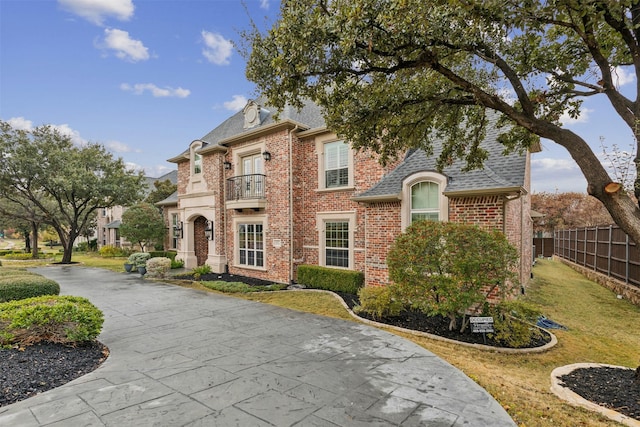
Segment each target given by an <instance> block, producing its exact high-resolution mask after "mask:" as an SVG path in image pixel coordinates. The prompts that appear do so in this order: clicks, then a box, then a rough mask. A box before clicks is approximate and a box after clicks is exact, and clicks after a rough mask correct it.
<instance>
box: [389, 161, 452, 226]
mask: <svg viewBox="0 0 640 427" xmlns="http://www.w3.org/2000/svg"><path fill="white" fill-rule="evenodd" d="M446 185H447V177H446V176H444V175H442V174H439V173H436V172H431V171H423V172H418V173H415V174H413V175H411V176H409V177H407V178H406V179H405V180H404V181H403V183H402V216H401V218H402V219H401V227H402V230H403V231H404V230H405V229H406V228H407V227H408V226H409V225H410V224H411V223H412V222H414V221H419V220H424V219H426V220H430V221H447V220H448V218H449V202H448V199H447V196H445V195H444V191H445V188H446Z"/></svg>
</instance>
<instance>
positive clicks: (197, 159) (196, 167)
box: [193, 153, 202, 175]
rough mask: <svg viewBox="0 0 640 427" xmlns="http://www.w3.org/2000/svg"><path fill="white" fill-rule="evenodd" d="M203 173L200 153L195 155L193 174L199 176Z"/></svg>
mask: <svg viewBox="0 0 640 427" xmlns="http://www.w3.org/2000/svg"><path fill="white" fill-rule="evenodd" d="M200 172H202V156H201V155H200V154H198V153H193V174H194V175H197V174H199V173H200Z"/></svg>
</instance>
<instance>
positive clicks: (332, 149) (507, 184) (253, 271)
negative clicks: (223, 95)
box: [160, 100, 532, 285]
mask: <svg viewBox="0 0 640 427" xmlns="http://www.w3.org/2000/svg"><path fill="white" fill-rule="evenodd" d="M274 112H275V111H273V110H272V109H271V108H269V107H265V106H264V105H261V101H260V100H257V101H250V102H249V103H248V104H247V105H246V106H245V108H244V109H243V110H242V111H240V112H238V113H236V114H234V115H233V116H231V117H229V118H228V119H227V120H225V121H224V122H222V123H221V124H220V125H219V126H218V127H216V128H215V129H213V130H212V131H211V132H209V133H208V134H206V135H204V136H203V137H202V138H200V139H196V140H194V141H193V142H192V143H191V144H190V145H189V147H188V148H187V149H186V150H185V151H184V152H182V153H181V154H179V155H177V156H175V157H173V158H171V159H169V160H168V161H169V162H173V163H176V164H177V166H178V191H177V193H176V194H174V195H173V196H171V197H170V198H168V199H167V200H165V201H163V202H161V203H160V204H161V205H162V206H164V207H165V209H164V212H165V215H166V221H167V223H168V225H169V228H170V229H171V230H172V233H171V235H170V236H169V237H168V242H167V246H168V247H169V249H174V250H177V252H178V255H177V258H179V259H182V260H184V262H185V267H187V268H193V267H196V266H199V265H203V264H205V263H206V264H208V265H210V266H211V267H212V270H213V271H215V272H225V271H228V272H230V273H232V274H236V275H242V276H250V277H257V278H261V279H265V280H269V281H273V282H280V283H289V282H291V281H295V280H296V269H297V267H298V266H299V265H301V264H313V265H322V266H327V267H334V268H343V269H351V270H358V271H362V272H364V274H365V281H366V283H367V285H384V284H386V283H388V272H387V267H386V263H385V260H386V254H387V252H388V250H389V248H390V245H391V244H392V243H393V240H394V238H395V237H396V236H397V235H398V234H400V233H401V232H402V231H403V230H404V229H405V228H406V227H407V225H408V224H410V223H411V221H412V220H415V219H421V218H428V219H433V220H448V221H456V222H467V223H474V224H478V225H481V226H482V227H488V228H497V229H499V230H502V231H504V232H505V234H506V235H507V237H508V239H509V240H510V242H511V243H512V244H513V245H514V246H515V247H516V248H518V249H519V251H520V254H521V263H520V272H519V273H520V279H521V282H522V284H523V285H525V284H526V283H527V281H528V278H529V277H530V273H531V259H532V254H531V250H532V247H531V241H532V225H531V218H530V200H529V198H530V197H529V181H530V165H529V162H530V154H529V153H524V154H522V153H513V154H510V155H507V156H502V154H501V152H502V150H503V146H501V145H500V144H499V143H498V142H497V141H496V133H495V132H494V131H491V130H489V132H488V133H487V137H486V140H485V141H484V143H483V147H484V148H485V149H487V150H488V151H489V158H488V159H487V161H486V162H485V167H484V169H482V170H475V171H471V172H462V169H463V166H464V165H463V164H462V163H461V162H456V163H454V164H453V165H451V166H449V167H447V168H446V169H445V170H444V171H442V173H438V172H437V170H436V167H435V158H436V157H437V154H438V147H437V146H436V147H435V150H434V151H435V152H434V156H427V155H425V153H424V152H423V151H421V150H410V151H408V152H407V153H406V154H405V156H404V157H403V158H401V159H400V160H398V161H396V162H395V163H394V164H392V165H388V166H387V167H382V166H381V165H380V164H379V163H378V161H377V157H376V155H375V154H374V153H372V152H367V151H360V152H357V151H354V150H352V149H350V147H349V145H348V144H346V143H345V142H344V141H343V140H341V139H340V138H338V137H337V136H336V134H335V133H333V132H332V131H331V130H330V129H327V128H326V126H325V123H324V120H323V118H322V116H321V114H320V110H319V108H318V107H317V106H315V105H314V104H311V103H307V104H306V105H305V107H304V108H303V109H302V110H300V111H298V110H297V109H294V108H291V109H285V110H284V111H282V112H280V114H279V116H278V120H275V118H274Z"/></svg>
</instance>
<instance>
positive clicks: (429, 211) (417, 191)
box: [411, 181, 440, 222]
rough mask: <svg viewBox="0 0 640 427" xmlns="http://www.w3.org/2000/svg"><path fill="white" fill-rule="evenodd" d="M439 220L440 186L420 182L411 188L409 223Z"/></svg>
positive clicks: (433, 183)
mask: <svg viewBox="0 0 640 427" xmlns="http://www.w3.org/2000/svg"><path fill="white" fill-rule="evenodd" d="M423 219H427V220H430V221H438V220H440V186H439V185H438V184H437V183H435V182H431V181H421V182H418V183H417V184H414V185H412V186H411V222H414V221H419V220H423Z"/></svg>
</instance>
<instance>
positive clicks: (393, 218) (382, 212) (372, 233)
mask: <svg viewBox="0 0 640 427" xmlns="http://www.w3.org/2000/svg"><path fill="white" fill-rule="evenodd" d="M400 207H401V206H400V201H397V202H387V203H375V204H370V205H369V207H368V209H367V213H366V229H367V242H366V269H365V277H366V282H367V286H384V285H387V284H389V283H390V281H389V270H388V268H387V264H386V259H387V253H388V252H389V250H390V249H391V246H392V245H393V242H394V240H395V238H396V236H398V235H399V234H400V233H401V232H402V229H401V225H400V214H401V209H400Z"/></svg>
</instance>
